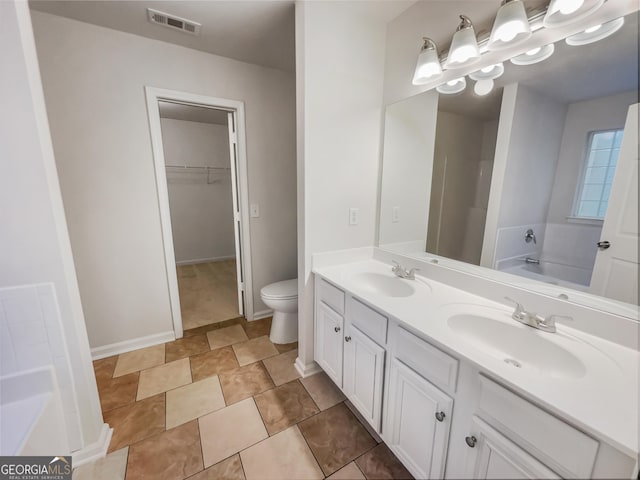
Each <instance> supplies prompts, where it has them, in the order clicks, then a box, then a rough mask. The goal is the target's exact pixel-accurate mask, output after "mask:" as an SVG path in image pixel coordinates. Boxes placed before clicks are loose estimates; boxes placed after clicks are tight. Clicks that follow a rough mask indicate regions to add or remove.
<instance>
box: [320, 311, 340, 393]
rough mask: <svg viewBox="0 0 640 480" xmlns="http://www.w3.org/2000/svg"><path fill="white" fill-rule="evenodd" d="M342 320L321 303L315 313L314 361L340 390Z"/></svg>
mask: <svg viewBox="0 0 640 480" xmlns="http://www.w3.org/2000/svg"><path fill="white" fill-rule="evenodd" d="M343 324H344V320H343V318H342V316H341V315H340V314H338V313H336V312H334V311H333V310H332V309H331V307H328V306H327V305H325V304H324V303H323V302H318V308H317V311H316V329H315V330H316V343H315V350H314V352H315V353H314V355H315V361H316V362H318V365H320V367H322V369H323V370H324V371H325V372H326V374H327V375H328V376H329V378H331V380H333V382H334V383H335V384H336V385H338V386H339V387H340V388H342V356H343V354H342V343H343V342H342V335H343V332H342V330H343Z"/></svg>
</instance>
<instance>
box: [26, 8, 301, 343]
mask: <svg viewBox="0 0 640 480" xmlns="http://www.w3.org/2000/svg"><path fill="white" fill-rule="evenodd" d="M32 16H33V22H34V29H35V34H36V40H37V46H38V55H39V59H40V64H41V69H42V73H43V81H44V90H45V94H46V99H47V108H48V111H49V116H50V120H51V127H52V136H53V142H54V147H55V152H56V158H57V165H58V169H59V173H60V183H61V188H62V192H63V197H64V201H65V213H66V215H67V219H68V223H69V232H70V236H71V241H72V245H73V251H74V258H75V260H76V269H77V272H78V278H79V281H80V291H81V295H82V302H83V307H84V310H85V315H86V320H87V329H88V332H89V340H90V343H91V346H92V347H94V348H95V347H99V346H105V345H110V344H114V343H118V342H123V341H127V340H131V339H136V338H141V337H147V336H152V335H162V334H166V333H170V332H171V331H172V319H171V310H170V306H169V295H168V286H167V279H166V273H165V264H164V254H163V247H162V236H161V227H160V217H159V207H158V199H157V195H156V187H155V180H154V171H153V159H152V151H151V143H150V134H149V125H148V119H147V113H146V104H145V96H144V86H145V85H150V86H154V87H161V88H167V89H172V90H179V91H185V92H190V93H197V94H203V95H208V96H213V97H222V98H228V99H234V100H242V101H244V102H245V109H246V132H247V158H248V163H249V166H248V170H249V200H250V202H251V203H257V204H259V205H260V207H261V208H260V211H261V216H260V218H255V219H254V218H252V219H251V231H250V235H251V245H252V251H251V254H252V260H253V288H254V295H253V297H254V306H255V310H261V309H263V308H266V307H264V306H263V305H262V302H261V300H260V288H261V287H262V286H264V285H266V284H268V283H271V282H274V281H277V280H284V279H287V278H292V277H294V276H295V275H296V238H295V232H296V218H295V204H296V200H295V199H296V193H295V188H296V186H295V176H296V173H295V172H296V169H295V141H296V140H295V124H294V121H295V116H294V115H295V110H294V106H295V104H294V99H295V97H294V89H295V85H294V79H293V75H292V74H290V73H287V72H283V71H279V70H275V69H269V68H264V67H259V66H256V65H251V64H247V63H243V62H239V61H235V60H231V59H228V58H223V57H218V56H215V55H211V54H208V53H204V52H200V51H195V50H190V49H188V48H184V47H179V46H176V45H172V44H169V43H164V42H159V41H156V40H151V39H148V38H143V37H139V36H136V35H131V34H127V33H123V32H119V31H115V30H110V29H106V28H102V27H98V26H95V25H90V24H87V23H82V22H78V21H75V20H70V19H66V18H61V17H56V16H52V15H48V14H43V13H39V12H33V13H32Z"/></svg>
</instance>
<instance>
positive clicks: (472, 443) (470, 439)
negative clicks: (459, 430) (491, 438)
mask: <svg viewBox="0 0 640 480" xmlns="http://www.w3.org/2000/svg"><path fill="white" fill-rule="evenodd" d="M464 441H465V442H467V445H469V446H470V447H471V448H473V447H475V446H476V442H477V441H478V439H477V438H476V437H474V436H473V435H471V436H470V437H465V439H464Z"/></svg>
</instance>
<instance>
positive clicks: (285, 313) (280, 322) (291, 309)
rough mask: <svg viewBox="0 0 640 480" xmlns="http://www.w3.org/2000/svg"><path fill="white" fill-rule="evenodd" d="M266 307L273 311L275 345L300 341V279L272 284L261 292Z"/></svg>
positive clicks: (272, 333)
mask: <svg viewBox="0 0 640 480" xmlns="http://www.w3.org/2000/svg"><path fill="white" fill-rule="evenodd" d="M260 297H261V298H262V301H263V302H264V303H265V305H266V306H267V307H269V308H271V309H272V310H273V320H272V321H271V333H270V334H269V338H270V339H271V341H272V342H273V343H292V342H297V341H298V279H297V278H294V279H292V280H285V281H283V282H276V283H272V284H271V285H267V286H266V287H263V288H262V290H260Z"/></svg>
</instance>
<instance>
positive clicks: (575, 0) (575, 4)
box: [558, 0, 584, 15]
mask: <svg viewBox="0 0 640 480" xmlns="http://www.w3.org/2000/svg"><path fill="white" fill-rule="evenodd" d="M583 3H584V0H564V1H562V2H560V3H559V5H558V10H560V13H561V14H563V15H571V14H572V13H573V12H575V11H577V10H578V9H579V8H580V7H581V6H582V4H583Z"/></svg>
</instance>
